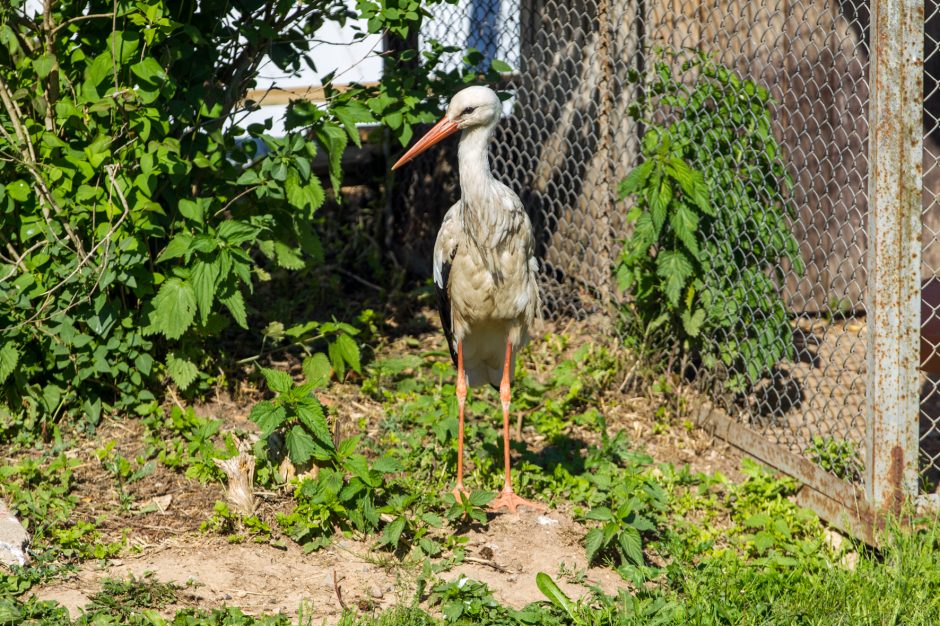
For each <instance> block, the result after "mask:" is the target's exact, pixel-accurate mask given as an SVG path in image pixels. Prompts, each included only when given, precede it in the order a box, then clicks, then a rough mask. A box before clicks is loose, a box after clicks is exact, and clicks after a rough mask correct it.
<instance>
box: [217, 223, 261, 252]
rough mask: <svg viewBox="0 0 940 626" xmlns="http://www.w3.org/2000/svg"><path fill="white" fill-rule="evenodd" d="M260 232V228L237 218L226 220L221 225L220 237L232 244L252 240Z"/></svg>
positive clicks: (235, 244)
mask: <svg viewBox="0 0 940 626" xmlns="http://www.w3.org/2000/svg"><path fill="white" fill-rule="evenodd" d="M259 232H260V229H259V228H257V227H255V226H252V225H251V224H246V223H245V222H239V221H236V220H225V221H224V222H222V223H221V224H220V225H219V238H220V239H222V240H223V241H225V242H226V243H228V244H229V245H232V246H237V245H240V244H243V243H245V242H246V241H252V240H253V239H254V238H255V237H257V236H258V233H259Z"/></svg>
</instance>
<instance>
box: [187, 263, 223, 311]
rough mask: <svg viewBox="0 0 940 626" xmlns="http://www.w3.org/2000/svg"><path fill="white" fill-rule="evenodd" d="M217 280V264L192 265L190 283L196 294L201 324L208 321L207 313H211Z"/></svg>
mask: <svg viewBox="0 0 940 626" xmlns="http://www.w3.org/2000/svg"><path fill="white" fill-rule="evenodd" d="M218 280H219V266H218V263H208V262H206V261H196V263H194V264H193V269H192V273H191V274H190V282H191V283H192V285H193V291H194V292H195V294H196V304H197V305H198V307H199V315H200V318H201V320H202V323H203V324H205V323H206V322H207V321H208V320H209V313H210V312H211V311H212V301H213V300H214V299H215V287H216V284H217V283H218Z"/></svg>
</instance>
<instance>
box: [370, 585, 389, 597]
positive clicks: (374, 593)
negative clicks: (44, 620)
mask: <svg viewBox="0 0 940 626" xmlns="http://www.w3.org/2000/svg"><path fill="white" fill-rule="evenodd" d="M369 595H370V596H371V597H373V598H375V599H376V600H381V599H382V597H383V596H384V595H385V593H384V592H383V591H382V589H381V587H379V586H378V585H372V586H371V587H369Z"/></svg>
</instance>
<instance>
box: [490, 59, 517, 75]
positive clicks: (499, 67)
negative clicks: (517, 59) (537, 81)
mask: <svg viewBox="0 0 940 626" xmlns="http://www.w3.org/2000/svg"><path fill="white" fill-rule="evenodd" d="M490 67H491V68H493V70H494V71H496V72H511V71H512V67H510V66H509V64H508V63H504V62H503V61H500V60H499V59H493V60H492V61H491V62H490Z"/></svg>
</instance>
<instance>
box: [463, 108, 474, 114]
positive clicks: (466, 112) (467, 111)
mask: <svg viewBox="0 0 940 626" xmlns="http://www.w3.org/2000/svg"><path fill="white" fill-rule="evenodd" d="M475 110H476V107H467V108H466V109H464V110H463V113H461V115H470V114H471V113H473V112H474V111H475Z"/></svg>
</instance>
